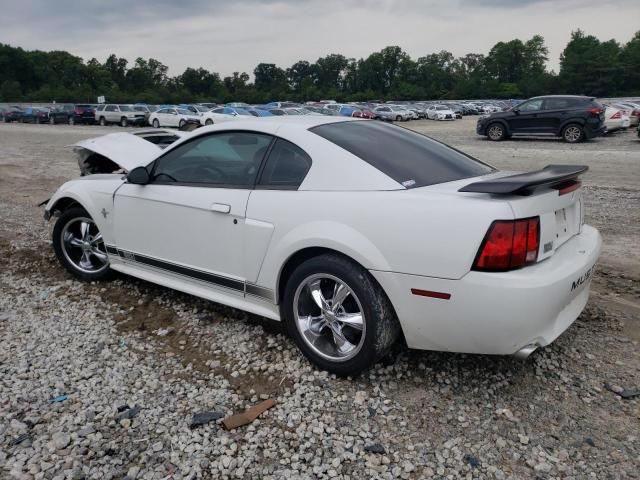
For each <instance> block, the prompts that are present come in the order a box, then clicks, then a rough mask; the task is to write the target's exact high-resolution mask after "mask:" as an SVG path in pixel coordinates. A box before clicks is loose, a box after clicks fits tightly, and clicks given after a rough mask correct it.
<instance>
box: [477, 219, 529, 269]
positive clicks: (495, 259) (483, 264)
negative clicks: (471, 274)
mask: <svg viewBox="0 0 640 480" xmlns="http://www.w3.org/2000/svg"><path fill="white" fill-rule="evenodd" d="M539 247H540V217H533V218H525V219H520V220H496V221H495V222H493V223H492V224H491V226H490V227H489V230H488V231H487V234H486V235H485V237H484V240H483V241H482V244H481V245H480V250H478V254H477V255H476V259H475V262H473V270H481V271H490V272H497V271H507V270H515V269H516V268H522V267H524V266H526V265H530V264H532V263H535V262H536V260H537V259H538V249H539Z"/></svg>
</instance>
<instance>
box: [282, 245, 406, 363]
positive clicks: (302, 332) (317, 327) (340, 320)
mask: <svg viewBox="0 0 640 480" xmlns="http://www.w3.org/2000/svg"><path fill="white" fill-rule="evenodd" d="M283 307H284V311H283V315H284V317H285V322H286V325H287V329H288V331H289V334H290V335H291V336H292V337H293V339H294V340H295V342H296V344H297V345H298V347H299V348H300V350H302V353H303V354H304V355H305V356H306V357H307V358H308V359H309V360H311V361H312V362H313V363H315V364H316V365H318V366H319V367H320V368H322V369H324V370H328V371H329V372H332V373H335V374H337V375H353V374H357V373H359V372H361V371H362V370H364V369H366V368H369V367H371V366H372V365H373V364H375V363H376V362H377V361H378V360H379V359H380V358H382V357H383V356H384V355H385V354H386V353H387V352H388V351H389V349H390V348H391V346H392V345H393V344H394V343H395V341H396V340H397V338H398V336H399V335H400V326H399V323H398V320H397V318H396V314H395V311H394V309H393V307H392V305H391V302H390V301H389V299H388V298H387V296H386V294H385V293H384V291H383V290H382V288H381V287H380V285H378V283H377V282H376V281H375V280H374V279H373V277H372V276H371V274H369V272H367V271H366V270H365V269H364V268H362V267H361V266H360V265H358V264H356V263H354V262H353V261H351V260H349V259H347V258H345V257H343V256H341V255H336V254H325V255H320V256H318V257H314V258H311V259H309V260H307V261H306V262H304V263H302V264H301V265H300V266H298V267H297V268H296V269H295V270H294V272H293V273H292V274H291V277H289V280H288V281H287V285H286V287H285V292H284V298H283Z"/></svg>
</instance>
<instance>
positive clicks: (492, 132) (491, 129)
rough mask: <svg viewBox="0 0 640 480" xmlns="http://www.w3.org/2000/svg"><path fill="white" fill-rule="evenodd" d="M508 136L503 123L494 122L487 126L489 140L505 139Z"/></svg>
mask: <svg viewBox="0 0 640 480" xmlns="http://www.w3.org/2000/svg"><path fill="white" fill-rule="evenodd" d="M506 136H507V132H506V130H505V128H504V126H503V125H502V124H501V123H492V124H490V125H489V126H488V127H487V137H489V140H493V141H494V142H498V141H500V140H504V139H505V137H506Z"/></svg>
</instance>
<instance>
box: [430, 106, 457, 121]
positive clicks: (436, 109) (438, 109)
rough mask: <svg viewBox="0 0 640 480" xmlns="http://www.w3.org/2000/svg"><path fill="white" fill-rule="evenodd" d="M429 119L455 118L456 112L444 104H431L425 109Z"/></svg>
mask: <svg viewBox="0 0 640 480" xmlns="http://www.w3.org/2000/svg"><path fill="white" fill-rule="evenodd" d="M427 118H428V119H429V120H455V119H456V114H455V113H454V112H453V110H451V109H450V108H449V107H448V106H446V105H431V106H430V107H429V108H428V109H427Z"/></svg>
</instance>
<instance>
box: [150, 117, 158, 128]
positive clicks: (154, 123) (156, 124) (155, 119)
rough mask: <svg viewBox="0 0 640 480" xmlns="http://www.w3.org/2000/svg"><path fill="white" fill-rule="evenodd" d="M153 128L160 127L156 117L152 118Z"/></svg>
mask: <svg viewBox="0 0 640 480" xmlns="http://www.w3.org/2000/svg"><path fill="white" fill-rule="evenodd" d="M152 124H153V128H160V122H159V121H158V119H157V118H154V119H153V123H152Z"/></svg>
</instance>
